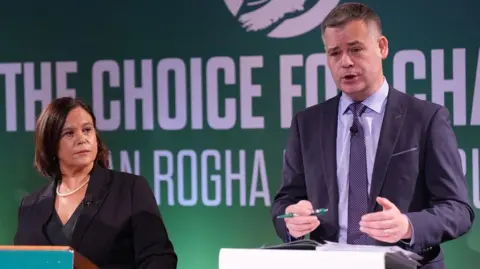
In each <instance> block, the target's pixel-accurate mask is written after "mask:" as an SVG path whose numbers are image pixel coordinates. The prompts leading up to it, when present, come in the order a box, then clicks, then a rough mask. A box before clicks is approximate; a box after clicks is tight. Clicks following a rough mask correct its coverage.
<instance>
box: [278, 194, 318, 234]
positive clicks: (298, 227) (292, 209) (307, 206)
mask: <svg viewBox="0 0 480 269" xmlns="http://www.w3.org/2000/svg"><path fill="white" fill-rule="evenodd" d="M312 212H313V207H312V203H310V202H309V201H306V200H302V201H300V202H298V203H296V204H294V205H289V206H288V207H287V208H286V209H285V214H288V213H294V214H296V215H297V216H295V217H293V218H286V219H285V223H286V224H287V229H288V232H289V233H290V235H291V236H293V237H295V238H299V237H302V236H304V235H306V234H308V233H311V232H312V231H313V230H315V229H317V227H318V226H319V225H320V220H318V218H317V216H310V214H311V213H312Z"/></svg>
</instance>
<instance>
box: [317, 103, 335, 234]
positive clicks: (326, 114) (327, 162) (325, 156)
mask: <svg viewBox="0 0 480 269" xmlns="http://www.w3.org/2000/svg"><path fill="white" fill-rule="evenodd" d="M339 100H340V95H337V96H336V97H334V98H333V99H330V100H329V101H327V102H326V103H325V107H324V109H323V110H322V111H321V121H320V124H321V130H320V136H321V137H320V138H319V141H320V143H321V152H322V168H323V174H324V180H325V183H326V185H327V188H328V195H329V197H330V204H331V206H330V207H331V208H329V213H331V217H332V221H333V223H338V200H339V199H338V183H337V146H336V137H337V119H338V103H339ZM336 230H338V229H336Z"/></svg>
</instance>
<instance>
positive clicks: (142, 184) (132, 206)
mask: <svg viewBox="0 0 480 269" xmlns="http://www.w3.org/2000/svg"><path fill="white" fill-rule="evenodd" d="M55 186H56V184H55V182H54V181H52V182H51V183H49V184H48V185H47V186H46V187H44V188H42V189H40V190H39V191H36V192H34V193H32V194H30V195H28V196H26V197H25V198H24V199H23V200H22V203H21V205H20V208H19V216H18V228H17V233H16V235H15V239H14V243H15V244H16V245H51V244H52V243H51V242H50V241H49V240H50V239H49V238H48V236H47V235H46V231H45V226H46V223H47V221H48V220H49V218H50V216H52V213H54V210H55V209H54V202H55ZM84 201H85V204H84V209H83V211H82V213H81V215H80V216H79V218H78V220H77V224H76V226H75V229H74V231H73V235H72V240H71V242H70V246H71V247H72V248H73V249H75V250H76V251H78V252H79V253H80V254H82V255H83V256H85V257H86V258H88V259H90V261H92V262H93V263H94V264H96V265H97V266H99V267H100V268H158V269H175V268H176V266H177V256H176V254H175V252H174V248H173V245H172V243H171V242H170V240H169V237H168V235H167V231H166V229H165V226H164V223H163V221H162V218H161V216H160V213H159V210H158V207H157V203H156V201H155V197H154V196H153V193H152V191H151V188H150V187H149V185H148V182H147V181H146V180H145V179H144V178H143V177H140V176H136V175H132V174H127V173H122V172H116V171H112V170H108V169H104V168H101V167H98V166H95V168H94V169H93V171H92V174H91V176H90V183H89V185H88V187H87V192H86V195H85V200H84Z"/></svg>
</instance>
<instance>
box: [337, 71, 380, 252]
mask: <svg viewBox="0 0 480 269" xmlns="http://www.w3.org/2000/svg"><path fill="white" fill-rule="evenodd" d="M388 89H389V87H388V83H387V81H386V79H385V78H384V80H383V84H382V86H381V87H380V89H379V90H377V91H376V92H375V93H374V94H373V95H371V96H370V97H368V98H367V99H365V100H364V101H363V102H362V103H363V104H364V105H366V106H367V109H366V110H365V112H364V113H363V114H362V116H361V118H360V121H361V122H362V125H363V129H364V132H365V146H366V153H367V175H368V191H369V193H370V186H371V182H372V171H373V164H374V161H375V154H376V152H377V145H378V139H379V137H380V130H381V129H382V121H383V116H384V114H385V105H386V103H387V96H388ZM353 102H354V101H353V100H352V99H351V98H350V97H348V96H347V95H345V94H342V96H341V97H340V102H339V110H338V127H337V183H338V197H339V202H338V214H339V215H338V221H339V227H340V231H339V242H340V243H346V242H347V226H348V171H349V156H350V127H351V126H352V123H353V114H352V112H351V111H350V110H349V109H348V106H349V105H350V104H352V103H353Z"/></svg>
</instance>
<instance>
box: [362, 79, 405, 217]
mask: <svg viewBox="0 0 480 269" xmlns="http://www.w3.org/2000/svg"><path fill="white" fill-rule="evenodd" d="M402 101H403V99H402V96H401V95H400V93H399V92H397V91H396V90H395V89H393V88H391V87H390V89H389V94H388V97H387V105H386V107H385V115H384V118H383V123H382V129H381V132H380V138H379V141H378V147H377V154H376V157H375V162H374V165H373V173H372V184H371V190H370V200H369V210H370V211H373V210H374V209H375V205H376V198H377V196H378V195H379V194H380V191H381V189H382V187H383V183H384V181H385V175H386V173H387V169H388V166H389V164H390V158H391V156H392V154H393V150H394V148H395V145H396V143H397V140H398V136H399V134H400V131H401V128H402V125H403V121H404V119H405V113H406V108H405V106H404V105H403V102H402Z"/></svg>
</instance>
